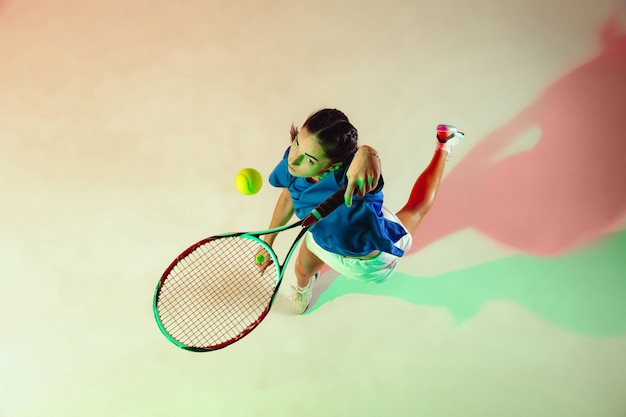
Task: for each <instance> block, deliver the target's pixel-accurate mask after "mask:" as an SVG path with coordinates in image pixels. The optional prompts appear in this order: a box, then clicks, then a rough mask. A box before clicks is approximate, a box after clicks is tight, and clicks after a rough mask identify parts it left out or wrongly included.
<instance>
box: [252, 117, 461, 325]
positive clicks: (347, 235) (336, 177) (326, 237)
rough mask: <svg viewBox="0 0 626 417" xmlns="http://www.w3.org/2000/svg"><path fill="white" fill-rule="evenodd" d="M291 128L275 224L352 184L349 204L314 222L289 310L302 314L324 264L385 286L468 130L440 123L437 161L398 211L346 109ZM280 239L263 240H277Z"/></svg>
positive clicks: (276, 180) (277, 176) (277, 172)
mask: <svg viewBox="0 0 626 417" xmlns="http://www.w3.org/2000/svg"><path fill="white" fill-rule="evenodd" d="M290 133H291V145H290V146H289V148H288V149H287V150H286V151H285V153H284V155H283V158H282V160H281V161H280V162H279V163H278V165H277V166H276V168H275V169H274V170H273V171H272V173H271V174H270V176H269V182H270V184H272V185H273V186H274V187H279V188H282V189H283V191H282V193H281V195H280V196H279V198H278V201H277V203H276V207H275V209H274V213H273V215H272V220H271V223H270V228H273V227H278V226H282V225H285V224H287V222H288V221H289V220H290V219H291V217H292V216H293V214H294V213H295V214H296V216H297V217H299V218H303V217H305V216H306V215H307V214H309V213H310V212H311V210H312V209H314V208H315V207H316V206H317V205H318V204H319V203H321V202H322V201H324V200H325V199H326V198H327V197H329V196H330V195H331V194H333V193H334V192H335V191H337V190H338V189H339V188H341V187H342V186H343V185H345V184H346V183H347V184H348V187H347V190H346V194H345V205H342V206H341V207H339V208H338V209H337V210H335V211H334V212H333V213H331V214H330V215H329V216H328V217H326V218H325V219H324V221H321V222H319V223H317V224H315V225H314V226H313V227H311V229H310V230H309V231H308V232H307V233H306V235H305V238H304V242H303V244H302V246H301V247H300V251H299V253H298V256H297V258H296V262H295V273H296V278H297V284H296V285H295V286H293V287H292V297H291V310H292V311H293V313H294V314H302V313H304V312H305V311H306V309H307V308H308V306H309V304H310V302H311V298H312V292H311V287H312V285H313V282H314V281H315V280H316V279H317V277H318V276H319V272H320V270H321V269H322V267H323V266H324V265H325V264H326V265H328V266H329V267H330V268H332V269H334V270H335V271H337V272H339V273H340V274H342V275H345V276H346V277H347V278H349V279H357V280H361V281H364V282H372V283H381V282H384V281H386V280H387V279H388V278H389V277H390V275H391V274H392V273H393V271H394V270H395V268H396V264H397V259H398V258H400V257H401V256H402V255H404V254H405V253H406V252H407V251H408V250H409V249H410V248H411V243H412V235H413V234H414V233H415V232H416V230H417V228H418V226H419V224H420V222H421V221H422V219H423V218H424V216H425V215H426V213H427V212H428V210H430V208H431V207H432V205H433V202H434V200H435V197H436V195H437V190H438V188H439V183H440V181H441V178H442V175H443V171H444V166H445V164H446V160H447V158H448V155H449V154H450V153H451V152H452V150H453V149H454V147H455V146H456V145H457V144H458V143H459V141H460V140H461V139H463V134H462V133H461V132H458V131H457V129H456V128H455V127H454V126H451V125H439V126H438V127H437V141H436V148H435V151H434V155H433V158H432V160H431V162H430V164H429V165H428V166H427V167H426V169H425V170H424V171H423V172H422V173H421V175H419V177H418V178H417V180H416V182H415V184H414V186H413V188H412V190H411V193H410V194H409V198H408V202H407V203H406V205H405V206H404V207H403V208H402V209H401V210H400V211H399V212H397V213H395V214H394V213H392V212H390V211H389V210H387V209H386V208H385V207H384V206H383V192H382V182H381V181H380V173H381V166H380V158H379V157H378V154H377V152H376V150H375V149H374V148H372V147H370V146H367V145H361V146H359V145H358V143H357V142H358V133H357V130H356V128H355V127H354V126H353V125H352V124H351V123H350V121H349V120H348V117H346V115H345V114H344V113H342V112H341V111H339V110H336V109H323V110H320V111H318V112H316V113H314V114H312V115H311V116H309V118H308V119H307V120H306V121H305V122H304V124H303V125H302V128H301V129H298V128H296V127H295V126H293V125H292V126H291V132H290ZM275 237H276V235H267V236H266V237H265V238H264V239H265V242H266V243H268V244H269V245H272V244H273V242H274V239H275Z"/></svg>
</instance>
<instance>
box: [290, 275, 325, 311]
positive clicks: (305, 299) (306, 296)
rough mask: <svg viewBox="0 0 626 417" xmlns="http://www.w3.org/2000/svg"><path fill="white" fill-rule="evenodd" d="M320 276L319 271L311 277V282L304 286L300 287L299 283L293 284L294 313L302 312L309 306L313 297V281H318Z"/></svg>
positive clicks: (292, 308)
mask: <svg viewBox="0 0 626 417" xmlns="http://www.w3.org/2000/svg"><path fill="white" fill-rule="evenodd" d="M319 276H320V274H319V272H318V273H317V274H315V275H314V276H313V277H312V278H311V279H309V283H308V284H307V286H306V287H304V288H300V287H299V286H298V285H292V286H291V289H292V290H291V311H292V312H293V314H302V313H304V312H305V311H306V309H307V308H309V304H310V303H311V299H312V298H313V291H312V287H313V283H314V282H315V281H317V279H318V278H319Z"/></svg>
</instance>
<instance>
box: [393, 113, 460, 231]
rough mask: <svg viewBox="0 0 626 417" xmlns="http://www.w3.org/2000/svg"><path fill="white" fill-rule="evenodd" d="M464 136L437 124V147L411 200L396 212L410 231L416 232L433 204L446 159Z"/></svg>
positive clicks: (410, 196)
mask: <svg viewBox="0 0 626 417" xmlns="http://www.w3.org/2000/svg"><path fill="white" fill-rule="evenodd" d="M463 136H464V135H463V133H461V132H458V131H457V130H456V127H454V126H451V125H439V126H437V149H436V150H435V153H434V155H433V157H432V159H431V161H430V163H429V164H428V166H427V167H426V169H425V170H424V171H423V172H422V173H421V174H420V176H419V177H418V178H417V180H416V181H415V184H414V185H413V189H412V190H411V194H410V195H409V200H408V201H407V203H406V204H405V205H404V207H402V209H401V210H400V211H399V212H398V213H396V216H398V218H399V219H400V221H402V224H404V227H406V228H407V230H408V231H409V233H411V234H414V233H415V231H416V230H417V228H418V226H419V224H420V223H421V221H422V219H423V218H424V216H425V215H426V213H428V211H429V210H430V209H431V207H432V206H433V204H434V202H435V199H436V197H437V191H438V190H439V184H440V183H441V179H442V177H443V172H444V168H445V165H446V161H447V159H448V157H449V155H450V153H451V152H452V150H453V149H454V147H455V146H456V145H457V144H458V143H459V142H460V141H461V140H462V139H463Z"/></svg>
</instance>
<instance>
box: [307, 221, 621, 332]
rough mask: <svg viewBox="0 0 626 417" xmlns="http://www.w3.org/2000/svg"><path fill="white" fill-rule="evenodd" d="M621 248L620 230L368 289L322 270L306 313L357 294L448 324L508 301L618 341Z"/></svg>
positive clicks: (560, 323)
mask: <svg viewBox="0 0 626 417" xmlns="http://www.w3.org/2000/svg"><path fill="white" fill-rule="evenodd" d="M625 251H626V231H622V232H619V233H614V234H611V235H609V236H606V238H605V239H603V240H602V242H600V243H599V244H597V245H593V246H591V247H587V248H582V249H576V250H574V251H572V252H568V253H567V254H564V255H561V256H558V257H555V258H544V257H536V256H532V255H523V254H522V255H515V256H511V257H508V258H504V259H499V260H497V261H491V262H487V263H485V264H482V265H476V266H472V267H470V268H466V269H462V270H458V271H452V272H448V273H445V274H441V275H438V276H436V277H432V278H418V277H415V276H411V275H408V274H404V273H400V272H396V273H395V274H394V275H393V276H392V277H391V279H389V280H388V281H386V282H384V283H381V284H371V283H363V282H359V281H356V280H349V279H346V278H345V277H344V276H338V274H337V273H336V272H334V271H329V272H327V273H325V274H323V275H322V277H321V278H320V280H319V282H318V284H319V286H317V285H316V286H314V287H313V301H312V304H311V307H310V308H309V310H308V311H307V313H306V314H310V313H314V312H315V310H317V309H321V308H323V306H325V305H326V304H327V303H329V302H332V301H334V300H336V299H339V298H341V297H343V296H344V295H348V294H362V295H364V296H375V297H392V298H394V299H397V300H401V301H404V302H408V303H410V304H413V305H415V306H419V307H431V308H432V307H435V308H442V309H445V310H446V311H447V312H448V313H449V314H450V316H451V318H452V321H453V323H454V324H455V325H461V324H463V323H465V322H466V321H468V320H470V319H471V318H473V317H474V316H475V315H476V314H478V313H479V311H480V310H481V309H482V308H483V307H484V306H485V304H487V303H490V302H494V301H496V302H514V303H515V304H516V305H517V306H520V307H522V308H524V309H525V310H527V311H528V312H530V313H531V314H534V315H537V316H539V317H541V318H542V319H544V320H546V321H547V322H549V323H552V324H555V325H557V326H559V327H560V328H563V329H566V330H568V331H572V332H577V333H581V334H585V335H589V336H593V337H614V336H621V335H624V334H626V303H624V295H625V294H626V279H624V271H625V270H626V258H625V257H624V256H623V254H624V252H625ZM361 301H363V300H361ZM372 303H373V305H375V303H374V302H372ZM347 308H348V309H349V308H350V307H347Z"/></svg>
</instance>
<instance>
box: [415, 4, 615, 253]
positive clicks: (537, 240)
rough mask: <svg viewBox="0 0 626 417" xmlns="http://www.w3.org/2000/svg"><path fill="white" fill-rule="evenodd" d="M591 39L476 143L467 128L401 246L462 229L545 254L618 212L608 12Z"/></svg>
mask: <svg viewBox="0 0 626 417" xmlns="http://www.w3.org/2000/svg"><path fill="white" fill-rule="evenodd" d="M600 40H601V45H602V49H601V51H600V52H599V53H598V54H597V55H596V56H595V57H594V58H593V59H591V60H589V61H588V62H585V63H583V64H582V65H580V66H578V67H577V68H575V69H573V70H571V71H570V72H568V73H567V74H565V75H564V76H563V77H562V78H561V79H559V80H558V81H556V82H554V83H553V84H552V85H551V86H549V87H548V88H546V89H545V91H544V92H543V94H542V95H541V96H540V97H539V98H538V99H537V100H536V101H535V102H534V103H533V104H532V105H530V106H529V107H527V108H525V109H523V110H522V111H521V112H520V113H519V114H518V115H517V116H515V117H513V118H512V119H511V120H509V121H507V122H505V123H503V124H502V125H501V126H500V127H498V128H497V129H496V130H495V131H493V132H491V133H490V134H489V135H488V136H487V137H485V138H484V139H482V140H480V141H478V140H476V141H475V142H476V143H477V145H472V139H471V132H467V133H468V139H467V144H465V145H466V146H468V147H471V150H470V151H469V153H467V154H466V156H464V157H463V159H462V160H461V161H460V162H459V163H458V164H457V165H456V166H455V168H454V169H453V170H452V171H450V173H449V175H447V176H446V178H445V179H444V181H442V184H441V188H440V191H439V194H438V196H437V201H436V202H435V205H434V207H433V209H432V210H431V211H430V212H429V214H428V216H427V217H426V218H425V219H424V221H423V223H422V225H421V226H420V229H419V231H418V233H417V235H416V236H415V239H414V242H413V248H412V250H411V252H415V251H418V250H420V249H421V248H423V247H425V246H427V245H429V244H431V243H433V242H435V241H437V240H439V239H441V238H443V237H445V236H448V235H450V234H452V233H455V232H457V231H459V230H462V229H466V228H472V229H474V230H477V231H479V232H481V233H482V234H484V235H486V236H489V237H490V238H492V239H494V240H495V241H497V242H500V243H502V244H503V245H505V246H507V247H510V248H514V249H516V250H518V251H521V252H525V253H531V254H534V255H538V256H555V255H559V254H563V253H565V252H567V251H569V250H571V249H572V248H575V247H577V246H579V245H582V244H586V243H590V242H594V241H597V240H598V239H599V238H600V237H602V236H603V235H604V234H606V233H607V232H610V231H612V230H614V229H615V227H616V226H617V225H619V224H620V223H621V222H622V221H623V219H624V217H625V216H626V157H625V155H626V130H625V129H624V128H623V127H622V126H621V124H620V123H621V120H622V119H623V118H624V114H626V33H621V32H620V31H619V26H618V19H617V15H614V16H612V17H610V18H609V20H608V21H607V22H606V24H605V25H604V27H603V28H602V30H601V32H600ZM503 93H505V92H503ZM486 113H488V109H486ZM529 142H530V143H529ZM529 145H530V149H528V148H529ZM520 146H525V147H526V149H523V151H522V152H519V150H520Z"/></svg>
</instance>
